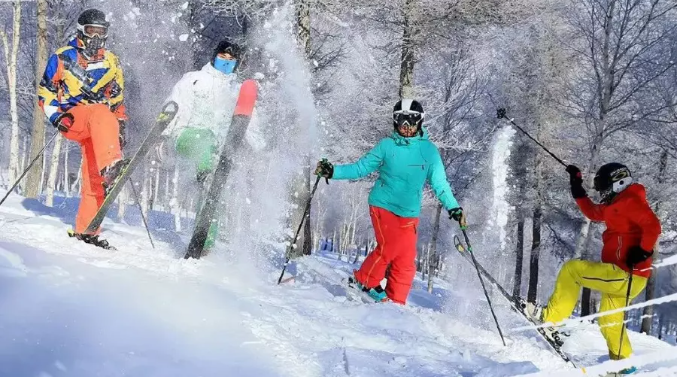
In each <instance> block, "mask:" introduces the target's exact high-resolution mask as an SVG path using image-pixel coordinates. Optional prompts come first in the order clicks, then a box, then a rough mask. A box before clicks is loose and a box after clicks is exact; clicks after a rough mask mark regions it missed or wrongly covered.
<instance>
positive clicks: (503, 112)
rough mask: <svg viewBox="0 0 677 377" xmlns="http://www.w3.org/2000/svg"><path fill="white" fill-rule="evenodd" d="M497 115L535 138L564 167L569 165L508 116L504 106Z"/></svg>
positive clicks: (530, 137)
mask: <svg viewBox="0 0 677 377" xmlns="http://www.w3.org/2000/svg"><path fill="white" fill-rule="evenodd" d="M496 117H497V118H498V119H506V120H508V122H510V123H511V124H512V125H513V126H515V127H516V128H517V129H518V130H520V131H522V132H523V133H524V134H525V135H527V137H529V139H531V140H533V141H534V143H536V144H538V146H539V147H541V148H543V150H544V151H546V152H547V153H548V154H549V155H550V156H552V158H554V159H555V161H557V162H559V163H560V164H562V165H564V167H566V166H567V164H566V163H565V162H564V160H562V159H561V158H559V157H557V156H556V155H555V154H554V153H552V152H550V150H549V149H548V148H546V147H545V145H543V144H541V143H540V142H539V141H538V140H536V139H535V138H534V137H533V136H531V135H529V133H528V132H527V131H525V130H524V128H522V127H520V126H518V125H517V123H515V121H514V120H512V119H510V118H508V116H507V114H506V112H505V109H504V108H500V109H498V110H496Z"/></svg>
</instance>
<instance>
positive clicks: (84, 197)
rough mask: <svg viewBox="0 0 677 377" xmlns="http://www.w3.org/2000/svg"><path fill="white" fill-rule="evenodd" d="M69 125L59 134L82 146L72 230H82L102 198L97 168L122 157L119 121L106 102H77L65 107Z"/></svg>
mask: <svg viewBox="0 0 677 377" xmlns="http://www.w3.org/2000/svg"><path fill="white" fill-rule="evenodd" d="M68 112H69V113H70V114H72V115H73V126H72V127H71V128H70V129H69V130H68V132H63V133H62V135H63V136H64V137H65V138H66V139H69V140H73V141H76V142H78V143H79V144H80V146H81V147H82V184H81V190H80V194H81V197H80V206H79V208H78V214H77V216H76V217H75V232H76V233H84V231H85V229H87V225H89V222H90V221H92V219H93V218H94V216H95V215H96V212H97V211H98V210H99V207H101V204H102V203H103V199H104V191H103V177H101V173H100V172H101V170H102V169H103V168H105V167H106V166H108V165H110V164H112V163H113V162H115V161H117V160H119V159H121V158H122V151H121V150H120V139H119V138H118V137H119V134H120V124H119V123H118V119H117V117H116V116H115V114H113V113H112V112H111V111H110V109H109V108H108V106H106V105H103V104H95V105H79V106H75V107H73V108H72V109H70V110H68Z"/></svg>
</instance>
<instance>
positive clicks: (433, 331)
mask: <svg viewBox="0 0 677 377" xmlns="http://www.w3.org/2000/svg"><path fill="white" fill-rule="evenodd" d="M55 211H58V210H55ZM61 217H62V216H59V215H58V213H57V214H53V213H50V214H40V213H36V212H35V211H30V210H27V209H25V208H23V206H22V199H21V198H20V197H17V196H10V199H9V200H8V202H6V203H5V205H4V206H3V207H0V225H2V227H3V233H2V235H0V305H1V307H2V308H3V310H2V311H1V312H0V331H2V333H3V338H2V340H0V376H12V377H23V376H27V377H28V376H30V377H33V376H51V377H61V376H69V377H71V376H75V377H78V376H82V377H90V376H93V375H96V376H121V375H125V376H144V377H146V376H158V377H160V376H163V377H164V376H187V375H190V376H205V377H211V376H215V377H216V376H223V375H238V376H293V377H306V376H307V377H311V376H323V377H324V376H326V377H344V376H351V377H357V376H364V377H373V376H388V377H397V376H402V377H404V376H423V377H442V376H445V377H446V376H459V377H460V376H462V377H468V376H476V377H504V376H515V375H528V376H533V375H547V376H560V375H561V376H573V375H596V373H597V372H600V371H603V370H606V369H608V368H612V369H613V368H616V369H620V368H622V367H625V365H624V364H622V363H629V362H632V363H633V365H637V366H638V367H640V370H641V371H642V373H640V374H638V375H641V376H667V375H675V374H677V352H675V348H674V347H671V346H669V345H668V344H667V343H664V342H661V341H659V340H657V339H655V338H651V337H647V336H644V335H641V334H637V333H634V332H631V333H630V337H631V339H632V341H633V345H634V347H635V351H636V353H637V355H638V357H636V358H633V359H630V361H622V362H606V363H603V361H604V360H606V359H608V357H606V349H605V343H604V340H603V339H602V337H601V335H600V334H599V330H598V328H597V327H596V326H595V325H591V324H584V325H579V326H576V327H575V328H573V329H572V334H571V336H570V338H568V339H567V340H566V344H565V347H564V350H565V351H567V352H569V353H571V354H572V355H573V358H574V360H575V361H576V362H577V363H578V364H580V365H592V367H589V368H586V372H587V374H583V372H582V370H574V369H571V368H568V367H567V365H566V364H565V363H564V362H562V361H561V360H560V359H559V358H558V357H557V356H555V355H553V354H552V353H551V352H550V351H549V350H548V348H547V347H546V345H545V344H544V343H543V341H542V340H541V339H540V337H539V336H538V335H537V334H536V333H535V332H533V331H522V332H519V333H515V332H512V333H510V334H508V337H507V339H506V340H507V342H508V347H504V346H503V345H502V343H501V340H500V338H499V336H498V334H497V332H496V329H495V326H494V324H493V320H492V319H491V318H490V316H489V314H488V310H487V309H486V301H485V299H484V297H483V296H482V294H481V291H479V287H478V286H477V285H476V284H474V283H475V282H474V281H473V285H469V286H468V287H465V286H464V287H460V286H451V285H450V284H449V283H447V282H445V281H442V280H437V281H436V284H435V290H434V291H433V294H428V293H427V292H426V291H425V286H426V284H425V282H422V281H420V280H418V279H417V280H416V281H415V285H414V289H413V290H412V294H411V295H410V301H409V302H410V304H409V305H407V306H404V307H403V306H399V305H396V304H364V303H361V302H358V301H351V300H348V299H347V298H346V287H345V285H344V284H343V282H342V280H343V279H345V278H346V277H347V276H349V274H350V273H351V271H352V268H354V267H355V266H353V265H352V264H349V263H346V262H342V261H339V260H337V256H336V255H333V254H327V255H319V256H313V257H307V258H304V259H302V260H300V261H298V262H297V263H295V264H294V266H293V267H294V268H293V269H292V270H294V271H296V277H295V278H294V279H293V280H291V281H290V282H288V283H285V284H283V285H280V286H277V285H275V281H276V278H277V274H278V273H279V271H267V272H258V274H259V275H258V276H256V275H254V276H252V273H251V271H250V270H249V269H247V268H242V266H237V265H228V264H227V263H222V262H223V261H222V260H218V258H207V259H206V260H200V261H194V260H183V259H182V258H181V256H182V251H183V250H182V249H183V247H182V246H181V245H179V246H172V245H170V244H167V243H164V242H161V241H157V240H156V245H157V248H156V249H152V248H151V247H150V245H149V242H148V239H147V236H146V234H145V230H144V229H143V228H139V227H132V226H128V225H124V224H120V223H113V222H111V221H110V220H106V221H105V222H104V227H105V229H106V230H105V232H104V236H105V237H106V238H108V239H109V240H110V241H111V243H112V244H113V245H115V246H117V247H118V248H119V250H118V251H115V252H110V251H104V250H101V249H98V248H95V247H93V246H91V245H86V244H84V243H82V242H79V241H76V240H74V239H70V238H68V237H67V236H66V233H65V231H66V229H68V227H69V226H68V225H67V224H64V223H63V222H62V221H61V220H60V218H61ZM213 259H214V260H213ZM494 301H495V303H494V306H495V308H496V311H497V315H498V318H499V322H500V323H501V325H502V326H503V327H504V328H507V329H509V328H513V329H514V328H516V327H518V326H520V325H524V324H525V322H524V320H523V319H522V318H521V317H519V316H517V315H516V314H515V313H513V312H512V311H511V310H510V308H509V306H508V305H507V303H506V302H503V301H502V300H501V298H500V296H498V295H495V296H494ZM600 363H601V364H600Z"/></svg>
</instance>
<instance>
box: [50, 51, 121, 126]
mask: <svg viewBox="0 0 677 377" xmlns="http://www.w3.org/2000/svg"><path fill="white" fill-rule="evenodd" d="M124 87H125V81H124V78H123V76H122V68H121V67H120V63H119V61H118V58H117V56H115V54H113V53H112V52H110V51H108V50H104V49H101V50H99V54H98V55H97V56H96V57H93V58H90V59H87V58H85V57H84V56H83V55H82V53H81V52H80V49H79V48H78V40H77V38H73V39H71V40H70V41H69V42H68V45H67V46H66V47H62V48H60V49H58V50H56V52H55V53H54V54H52V56H50V57H49V60H48V61H47V66H46V67H45V73H44V75H43V76H42V79H41V81H40V85H39V87H38V101H39V103H40V106H41V107H42V110H43V111H44V112H45V115H46V116H47V118H49V121H50V122H52V123H54V121H55V120H56V118H57V117H58V116H59V115H60V114H62V113H64V112H67V111H68V110H69V109H71V108H72V107H74V106H78V105H88V104H94V103H102V104H105V105H107V106H108V107H109V108H110V109H111V111H112V112H113V113H114V114H115V115H116V116H117V117H118V119H124V120H126V119H127V115H126V113H125V106H124V104H123V99H124V97H123V93H122V92H123V90H124ZM91 94H94V96H92V95H91Z"/></svg>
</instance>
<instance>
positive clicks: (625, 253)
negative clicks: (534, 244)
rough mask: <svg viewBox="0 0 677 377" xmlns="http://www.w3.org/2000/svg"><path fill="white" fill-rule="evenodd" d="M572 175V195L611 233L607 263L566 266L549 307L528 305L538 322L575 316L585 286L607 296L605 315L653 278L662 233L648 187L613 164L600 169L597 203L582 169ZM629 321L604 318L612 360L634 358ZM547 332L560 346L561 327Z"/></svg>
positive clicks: (604, 255)
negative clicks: (655, 258) (647, 194)
mask: <svg viewBox="0 0 677 377" xmlns="http://www.w3.org/2000/svg"><path fill="white" fill-rule="evenodd" d="M567 172H568V173H569V176H570V184H571V195H572V196H573V197H574V199H575V200H576V203H577V204H578V206H579V208H580V209H581V212H583V214H584V215H585V216H586V217H588V218H589V219H590V220H592V221H596V222H604V223H605V224H606V227H607V228H606V231H605V232H604V233H603V235H602V241H603V247H602V258H601V260H602V261H601V262H590V261H585V260H570V261H568V262H566V263H565V264H564V266H562V269H561V270H560V272H559V275H558V277H557V281H556V283H555V290H554V292H553V294H552V296H551V297H550V300H549V301H548V304H547V305H546V306H545V307H540V306H538V305H534V304H532V303H523V304H524V306H525V307H526V311H527V315H529V316H531V318H532V319H533V320H534V321H535V322H537V323H546V322H551V323H557V322H560V321H562V320H564V319H566V318H567V317H569V316H570V315H571V313H572V312H573V310H574V307H575V306H576V302H577V301H578V294H579V291H580V289H581V287H585V288H590V289H592V290H596V291H599V292H600V293H601V294H602V300H601V302H600V308H599V310H600V312H605V311H608V310H613V309H618V308H623V307H625V306H626V300H628V299H629V300H632V299H634V298H635V297H637V296H638V295H639V294H640V293H641V292H642V291H643V290H644V288H645V287H646V283H647V280H648V278H649V276H650V275H651V264H652V257H653V249H654V247H655V245H656V241H657V240H658V237H659V235H660V233H661V225H660V223H659V220H658V218H657V217H656V215H655V214H654V212H653V210H652V209H651V207H649V203H648V202H647V200H646V191H645V189H644V186H642V185H641V184H639V183H633V179H632V176H631V174H630V170H629V169H628V168H627V167H626V166H625V165H622V164H619V163H609V164H606V165H604V166H602V167H601V168H600V169H599V171H597V174H596V175H595V178H594V189H595V190H596V191H597V192H598V193H599V194H600V196H601V203H600V204H594V203H593V202H592V200H590V198H588V195H587V193H586V191H585V189H584V188H583V177H582V175H581V171H580V169H578V168H577V167H576V166H573V165H569V166H568V167H567ZM631 275H632V276H631ZM630 278H632V280H630ZM630 282H631V283H630ZM623 321H624V313H623V312H619V313H615V314H609V315H605V316H603V317H600V318H599V327H600V330H601V331H602V335H603V336H604V338H605V339H606V342H607V347H608V349H609V358H610V359H611V360H620V359H625V358H628V357H630V355H631V354H632V347H631V346H630V340H629V339H628V334H627V332H626V330H625V326H624V324H623ZM546 333H547V334H546V335H547V336H548V337H549V338H551V339H555V340H556V341H558V342H559V335H558V333H557V330H556V329H555V328H553V327H549V328H547V331H546ZM635 370H636V369H635V368H634V367H633V368H627V369H624V370H622V371H620V372H618V374H620V375H624V374H631V373H633V372H634V371H635Z"/></svg>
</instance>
